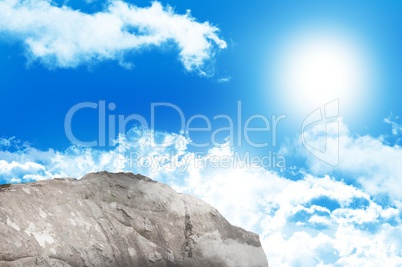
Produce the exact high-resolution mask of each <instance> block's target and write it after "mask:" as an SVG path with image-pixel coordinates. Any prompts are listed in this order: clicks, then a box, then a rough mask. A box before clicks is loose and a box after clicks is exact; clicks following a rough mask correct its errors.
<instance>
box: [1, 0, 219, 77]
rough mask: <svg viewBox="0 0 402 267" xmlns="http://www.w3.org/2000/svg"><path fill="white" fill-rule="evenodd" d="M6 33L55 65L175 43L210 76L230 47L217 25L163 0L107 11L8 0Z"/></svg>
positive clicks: (121, 57)
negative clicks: (211, 66)
mask: <svg viewBox="0 0 402 267" xmlns="http://www.w3.org/2000/svg"><path fill="white" fill-rule="evenodd" d="M0 32H3V33H4V32H5V33H8V34H9V35H10V36H11V37H12V38H13V39H17V40H20V41H22V42H23V43H24V44H25V46H26V48H27V55H28V57H29V58H30V59H31V60H38V61H40V62H41V63H43V64H44V65H46V66H47V67H49V68H73V67H76V66H78V65H81V64H92V63H93V62H97V61H103V60H118V61H119V62H120V63H122V64H123V65H127V63H126V62H125V55H126V54H127V53H129V52H131V51H137V52H138V51H141V50H143V49H144V48H153V47H161V46H163V45H165V44H168V43H170V42H173V43H175V44H176V45H177V48H178V50H179V58H180V60H181V62H182V63H183V65H184V67H185V68H186V70H188V71H197V72H199V73H200V74H202V75H206V74H210V73H209V70H208V66H207V64H208V62H209V61H211V60H212V58H213V56H214V54H215V52H216V51H217V50H219V49H224V48H226V42H225V41H223V40H222V39H220V38H219V36H218V32H219V29H218V28H217V27H214V26H212V25H211V24H209V23H208V22H204V23H200V22H197V21H196V20H195V18H193V17H192V16H191V15H190V14H189V12H188V13H187V14H184V15H179V14H176V13H175V12H174V10H173V9H172V8H171V7H169V6H168V7H163V6H162V5H161V4H160V3H159V2H153V3H152V5H151V6H149V7H137V6H134V5H131V4H127V3H125V2H122V1H111V2H109V4H108V6H107V9H106V10H104V11H102V12H98V13H95V14H86V13H83V12H81V11H79V10H73V9H71V8H69V7H67V6H62V7H57V6H55V5H53V4H52V3H51V2H50V1H46V0H29V1H27V0H4V1H1V2H0Z"/></svg>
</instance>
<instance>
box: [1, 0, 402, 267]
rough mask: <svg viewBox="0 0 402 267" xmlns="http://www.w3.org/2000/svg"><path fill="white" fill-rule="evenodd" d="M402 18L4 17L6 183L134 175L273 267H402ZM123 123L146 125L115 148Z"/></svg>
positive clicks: (266, 9) (219, 10)
mask: <svg viewBox="0 0 402 267" xmlns="http://www.w3.org/2000/svg"><path fill="white" fill-rule="evenodd" d="M401 14H402V5H401V4H400V3H398V2H397V1H389V2H388V3H379V2H376V1H353V3H352V2H351V1H264V3H261V1H248V2H247V3H246V2H244V3H243V2H240V1H237V2H233V1H219V2H216V1H162V2H153V3H152V2H149V1H130V2H123V1H108V2H105V1H101V0H95V1H81V0H74V1H53V2H48V1H43V0H33V1H18V0H2V1H0V84H1V93H2V97H1V98H0V125H1V127H0V149H1V150H0V182H1V183H10V182H28V181H34V180H38V179H49V178H52V177H58V176H72V177H77V178H80V177H81V176H83V175H84V174H85V173H87V172H90V171H101V170H109V171H132V172H134V173H138V172H139V173H142V174H145V175H148V176H150V177H152V178H154V179H156V180H159V181H162V182H166V183H168V184H169V185H171V186H172V187H174V188H175V189H176V190H179V191H182V192H187V193H190V194H193V195H196V196H198V197H200V198H202V199H204V200H206V201H208V202H209V203H210V204H212V205H214V206H216V207H217V208H218V209H219V210H220V211H221V212H222V213H223V214H224V215H225V216H226V217H227V218H228V219H229V220H230V221H231V222H232V223H234V224H237V225H239V226H242V227H244V228H246V229H249V230H252V231H256V232H258V233H259V234H260V236H261V241H262V243H263V246H264V249H265V250H266V253H267V257H268V260H269V262H270V263H271V265H272V266H314V265H320V266H330V265H331V264H332V265H331V266H333V265H335V266H357V265H367V266H369V265H370V264H372V265H373V266H378V265H384V264H385V263H386V264H385V265H386V266H398V265H399V266H400V265H401V264H402V255H401V252H400V248H401V245H402V243H401V241H400V240H402V239H401V238H400V236H401V235H402V231H401V227H402V226H401V223H402V217H401V214H402V213H401V212H402V205H401V203H402V202H401V201H402V199H401V197H400V196H401V193H402V192H400V189H399V182H400V179H401V178H402V169H401V167H400V166H401V164H400V161H401V159H402V152H401V149H400V145H401V135H402V120H401V119H400V116H401V114H402V106H401V105H400V99H402V95H401V94H402V93H401V92H402V91H401V86H402V76H401V75H400V73H401V71H402V50H401V49H400V47H402V36H401V34H400V32H401V30H402V29H401V28H402V16H401ZM334 100H336V102H333V101H334ZM82 103H86V104H84V105H87V107H86V108H82V109H79V111H77V112H76V113H74V115H73V118H72V122H71V124H69V123H67V126H66V121H68V120H66V117H68V114H69V111H71V108H73V107H75V106H77V105H80V104H82ZM88 103H91V105H97V106H96V108H88ZM102 103H105V108H106V109H105V112H106V113H105V120H102V119H99V110H100V106H101V105H102ZM156 103H159V106H158V107H157V108H156V109H155V113H154V117H153V118H154V119H155V121H154V122H155V124H154V127H152V125H151V119H152V114H151V109H152V105H153V104H156ZM160 103H165V104H163V105H162V104H160ZM166 103H168V104H169V105H167V104H166ZM109 104H111V105H112V106H109ZM161 105H162V106H161ZM173 106H174V107H176V109H174V108H173ZM240 106H241V112H240V111H239V109H240V108H239V107H240ZM109 107H113V108H111V109H110V108H109ZM179 111H180V112H179ZM315 111H317V112H318V113H314V112H315ZM239 112H240V113H241V117H242V119H241V120H240V121H239ZM320 112H321V113H320ZM179 113H181V114H182V115H183V118H184V119H185V123H188V122H189V121H190V122H191V128H196V127H199V128H203V130H201V131H198V132H197V131H195V130H194V129H190V130H189V129H188V128H182V127H181V124H180V123H181V117H180V114H179ZM328 114H333V115H334V116H333V117H331V116H329V115H328ZM119 116H121V117H122V118H123V119H125V118H134V119H133V120H132V121H131V122H129V123H128V124H127V125H126V127H124V129H123V128H122V129H121V131H120V133H119V129H118V125H119V124H118V121H117V120H118V118H119ZM130 116H131V117H130ZM194 116H196V117H194ZM215 116H219V118H214V117H215ZM253 116H254V117H253ZM314 116H318V118H317V117H314ZM320 116H321V117H320ZM110 118H111V119H112V121H113V122H112V123H111V121H109V119H110ZM138 118H143V119H144V121H145V122H146V124H147V126H148V127H144V123H142V124H141V123H139V121H138ZM278 118H281V119H278ZM249 119H250V121H249V123H248V122H247V121H248V120H249ZM275 119H277V124H276V128H274V124H275V123H274V122H275ZM229 120H231V121H232V122H233V125H232V126H233V133H232V134H231V132H230V130H228V126H229V125H230V123H229ZM308 120H311V121H310V122H312V123H310V124H308V123H307V122H308ZM326 120H327V121H326ZM103 121H104V126H105V130H104V131H101V134H100V133H99V127H100V126H99V125H102V123H103ZM208 121H209V122H211V128H210V129H209V130H205V127H207V126H208ZM303 123H304V124H303ZM303 126H305V127H303ZM225 127H226V128H225ZM267 127H268V128H269V129H267ZM245 128H248V130H249V132H247V134H246V135H245V131H244V130H245ZM252 128H254V129H252ZM255 128H258V129H260V130H261V129H262V131H258V130H255ZM263 128H265V130H264V129H263ZM110 129H111V131H110ZM239 129H241V132H240V137H239ZM69 130H71V132H72V133H73V135H74V136H75V137H76V138H77V139H78V140H80V141H82V142H89V141H94V140H96V141H99V140H101V139H102V138H103V137H105V140H106V141H109V140H110V141H111V143H109V142H106V145H105V146H103V145H101V144H99V142H98V144H97V145H94V146H91V147H85V146H82V142H79V143H77V142H74V140H72V139H71V138H69V134H68V131H69ZM118 133H119V135H118ZM70 137H71V136H70ZM141 137H144V138H145V139H141ZM142 141H143V142H142ZM154 141H155V142H154ZM212 141H216V142H215V143H213V142H212ZM201 143H207V145H205V146H202V147H200V146H199V145H198V146H197V145H196V144H201ZM266 143H268V144H266ZM256 144H266V145H256ZM239 158H240V159H242V160H243V161H242V162H240V161H239ZM253 158H254V160H253ZM239 196H241V197H239ZM372 240H376V241H377V242H375V243H373V241H372ZM306 244H308V245H306Z"/></svg>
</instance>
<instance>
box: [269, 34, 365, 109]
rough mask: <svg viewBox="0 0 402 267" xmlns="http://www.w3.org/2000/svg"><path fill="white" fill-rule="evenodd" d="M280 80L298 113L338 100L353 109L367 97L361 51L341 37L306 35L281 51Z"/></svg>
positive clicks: (283, 93)
mask: <svg viewBox="0 0 402 267" xmlns="http://www.w3.org/2000/svg"><path fill="white" fill-rule="evenodd" d="M281 50H282V51H281V52H280V53H279V54H280V55H279V57H278V62H279V63H278V66H279V68H277V71H278V72H277V75H276V77H277V78H279V80H278V84H277V88H278V90H279V91H280V95H281V96H282V100H283V101H285V103H288V104H290V105H291V106H292V108H296V109H297V111H298V112H303V113H305V112H308V111H313V110H314V109H315V108H318V107H320V106H322V105H324V104H326V103H328V102H330V101H332V100H334V99H339V103H340V105H341V106H343V107H344V108H347V109H351V108H352V106H353V105H356V104H357V99H359V98H362V97H363V93H364V92H363V91H364V89H365V87H366V85H367V80H368V79H367V77H368V72H367V64H366V63H365V61H366V60H365V57H364V56H363V53H362V51H361V49H358V47H356V45H355V44H354V43H353V42H348V40H347V39H345V38H341V37H340V36H335V35H334V36H331V35H328V34H323V33H320V34H313V35H302V36H298V37H297V38H294V39H292V40H291V41H290V42H289V41H288V44H287V45H285V46H283V47H282V48H281Z"/></svg>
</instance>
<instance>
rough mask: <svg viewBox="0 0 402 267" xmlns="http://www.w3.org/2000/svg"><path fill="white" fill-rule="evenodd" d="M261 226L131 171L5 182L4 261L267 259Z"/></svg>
mask: <svg viewBox="0 0 402 267" xmlns="http://www.w3.org/2000/svg"><path fill="white" fill-rule="evenodd" d="M267 265H268V263H267V260H266V257H265V254H264V251H263V249H262V247H261V244H260V241H259V237H258V235H257V234H254V233H251V232H247V231H245V230H243V229H241V228H238V227H235V226H232V225H231V224H229V223H228V222H227V221H226V220H225V218H223V217H222V216H221V215H220V214H219V212H218V211H217V210H216V209H214V208H212V207H211V206H209V205H208V204H206V203H205V202H203V201H201V200H199V199H197V198H194V197H192V196H189V195H185V194H178V193H176V192H175V191H174V190H173V189H172V188H170V187H169V186H167V185H165V184H161V183H158V182H154V181H153V180H151V179H149V178H147V177H144V176H141V175H134V174H131V173H117V174H112V173H108V172H101V173H93V174H88V175H86V176H84V177H83V178H82V179H80V180H76V179H68V178H67V179H54V180H47V181H40V182H36V183H29V184H19V185H3V186H0V266H140V267H142V266H203V267H204V266H220V267H221V266H222V267H223V266H242V267H245V266H267Z"/></svg>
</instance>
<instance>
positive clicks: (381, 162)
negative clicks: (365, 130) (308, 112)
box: [282, 120, 402, 200]
mask: <svg viewBox="0 0 402 267" xmlns="http://www.w3.org/2000/svg"><path fill="white" fill-rule="evenodd" d="M321 126H322V125H317V126H315V127H312V128H311V129H309V130H308V131H306V132H305V136H306V139H308V140H309V142H310V143H316V145H315V146H318V144H327V146H328V145H330V146H335V145H336V146H338V144H339V147H338V149H337V151H338V152H339V164H338V165H337V166H335V167H333V166H331V165H328V164H327V163H325V162H323V161H321V160H320V159H318V158H316V157H314V156H312V155H310V154H308V153H306V150H305V149H304V148H303V146H302V144H301V143H300V142H299V140H296V141H295V142H293V143H291V144H289V145H288V146H287V147H286V148H284V149H283V151H282V152H284V153H287V154H288V155H290V154H292V153H298V154H299V155H303V156H304V157H305V158H306V159H307V164H308V167H309V169H310V171H311V172H312V173H314V174H317V175H322V174H327V173H334V174H335V173H336V174H337V175H338V176H339V177H340V178H344V179H352V180H353V181H355V182H357V183H358V184H359V185H360V186H362V187H363V188H364V190H365V191H366V192H368V193H369V194H371V195H378V194H389V195H391V196H392V198H394V199H398V200H402V187H400V186H395V185H398V184H400V182H401V181H402V164H400V159H402V148H401V147H400V146H399V145H397V144H395V145H389V144H387V143H386V142H385V141H384V137H382V136H381V137H379V138H374V137H372V136H369V135H365V136H355V135H353V134H352V133H350V132H349V129H348V127H347V125H345V123H344V122H343V121H342V120H340V121H339V139H338V135H337V134H334V133H333V132H332V130H333V129H332V130H331V128H329V129H327V128H325V127H321ZM327 131H329V132H328V133H327ZM393 132H395V134H397V131H394V127H393ZM338 140H339V142H338Z"/></svg>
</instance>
